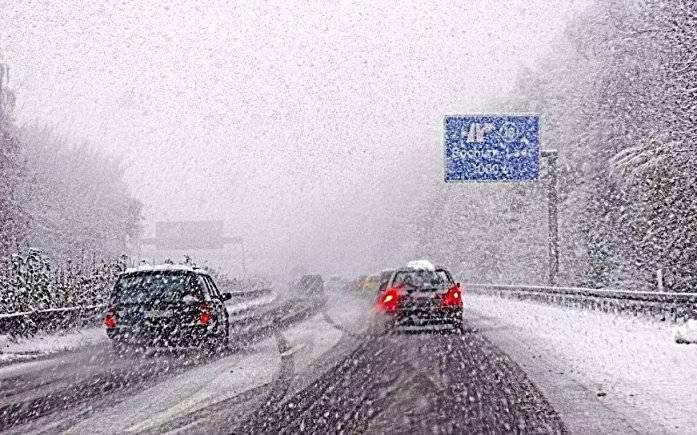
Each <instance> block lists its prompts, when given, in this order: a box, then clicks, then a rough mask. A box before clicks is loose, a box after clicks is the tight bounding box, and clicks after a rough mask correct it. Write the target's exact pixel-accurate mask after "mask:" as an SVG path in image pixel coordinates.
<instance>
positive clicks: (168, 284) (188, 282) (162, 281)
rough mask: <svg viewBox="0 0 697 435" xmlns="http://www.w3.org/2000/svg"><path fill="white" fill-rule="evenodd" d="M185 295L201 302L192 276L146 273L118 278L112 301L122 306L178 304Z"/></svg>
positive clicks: (200, 294) (199, 293)
mask: <svg viewBox="0 0 697 435" xmlns="http://www.w3.org/2000/svg"><path fill="white" fill-rule="evenodd" d="M187 295H190V296H193V297H195V298H197V299H199V300H203V295H202V292H201V288H200V286H199V285H198V281H197V280H196V278H195V276H194V275H192V274H182V273H146V274H134V275H126V276H122V277H121V278H119V280H118V282H117V283H116V286H115V288H114V294H113V297H112V300H113V302H117V303H123V304H142V303H153V302H180V301H181V300H182V299H183V298H184V296H187Z"/></svg>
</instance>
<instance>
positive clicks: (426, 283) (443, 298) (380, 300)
mask: <svg viewBox="0 0 697 435" xmlns="http://www.w3.org/2000/svg"><path fill="white" fill-rule="evenodd" d="M462 306H463V305H462V289H461V287H460V283H457V282H455V281H454V280H453V278H452V275H451V274H450V272H449V271H448V270H446V269H444V268H442V267H436V266H434V265H432V264H431V263H430V262H427V261H423V260H420V261H414V262H410V263H408V264H407V266H406V267H403V268H398V269H395V270H393V271H387V272H386V273H385V274H383V280H382V282H381V283H380V288H379V290H378V296H377V300H376V303H375V310H374V312H375V317H374V321H375V324H374V326H375V327H376V328H377V330H378V331H379V332H391V331H394V332H397V331H409V330H449V331H453V332H456V333H462V330H463V323H462V321H463V319H462Z"/></svg>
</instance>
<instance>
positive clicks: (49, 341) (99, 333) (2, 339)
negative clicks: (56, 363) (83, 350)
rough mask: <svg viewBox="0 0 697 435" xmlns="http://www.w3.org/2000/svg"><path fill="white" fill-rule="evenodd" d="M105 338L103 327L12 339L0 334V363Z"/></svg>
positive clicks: (53, 351) (81, 345)
mask: <svg viewBox="0 0 697 435" xmlns="http://www.w3.org/2000/svg"><path fill="white" fill-rule="evenodd" d="M105 340H107V336H106V334H105V333H104V329H103V328H86V329H81V330H71V331H63V332H61V333H55V334H39V335H36V336H34V337H31V338H18V339H16V340H13V339H12V338H11V337H10V336H9V335H0V364H6V363H10V362H15V361H25V360H31V359H35V358H38V357H40V356H42V355H48V354H51V353H56V352H60V351H64V350H70V349H76V348H78V347H83V346H89V345H92V344H96V343H99V342H102V341H105Z"/></svg>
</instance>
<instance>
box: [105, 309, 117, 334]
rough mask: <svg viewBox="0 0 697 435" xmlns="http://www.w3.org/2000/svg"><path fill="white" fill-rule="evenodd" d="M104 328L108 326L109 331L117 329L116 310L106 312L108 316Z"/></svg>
mask: <svg viewBox="0 0 697 435" xmlns="http://www.w3.org/2000/svg"><path fill="white" fill-rule="evenodd" d="M104 326H106V327H107V329H114V328H116V313H115V312H114V310H111V309H109V310H108V311H107V312H106V315H105V316H104Z"/></svg>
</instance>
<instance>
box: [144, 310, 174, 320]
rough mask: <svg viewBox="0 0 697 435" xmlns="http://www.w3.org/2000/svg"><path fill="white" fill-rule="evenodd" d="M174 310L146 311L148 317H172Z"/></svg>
mask: <svg viewBox="0 0 697 435" xmlns="http://www.w3.org/2000/svg"><path fill="white" fill-rule="evenodd" d="M172 314H174V313H173V312H172V310H150V311H146V312H145V318H146V319H161V318H163V317H172Z"/></svg>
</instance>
